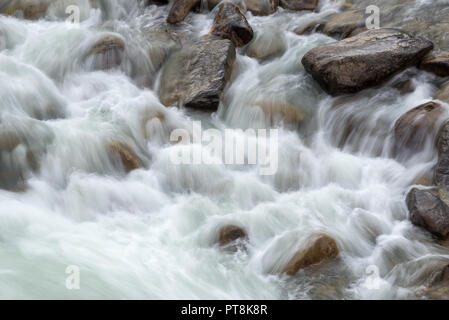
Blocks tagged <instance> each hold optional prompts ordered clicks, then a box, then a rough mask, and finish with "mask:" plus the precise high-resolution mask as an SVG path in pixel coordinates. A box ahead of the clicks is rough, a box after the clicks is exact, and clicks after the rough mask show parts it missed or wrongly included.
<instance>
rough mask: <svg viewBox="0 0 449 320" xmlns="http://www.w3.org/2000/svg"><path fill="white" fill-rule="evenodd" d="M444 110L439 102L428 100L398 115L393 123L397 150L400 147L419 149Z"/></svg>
mask: <svg viewBox="0 0 449 320" xmlns="http://www.w3.org/2000/svg"><path fill="white" fill-rule="evenodd" d="M443 112H444V110H443V107H442V106H441V104H439V103H436V102H433V101H430V102H427V103H425V104H422V105H420V106H418V107H416V108H413V109H411V110H409V111H407V112H406V113H405V114H403V115H402V116H401V117H399V119H398V120H396V123H395V125H394V138H395V146H396V149H397V151H399V150H400V149H401V148H407V149H412V150H414V151H418V150H421V149H422V147H423V146H424V143H425V142H426V139H427V138H428V137H430V136H431V134H432V132H433V131H434V129H435V124H436V122H437V121H438V118H439V117H440V116H441V114H443Z"/></svg>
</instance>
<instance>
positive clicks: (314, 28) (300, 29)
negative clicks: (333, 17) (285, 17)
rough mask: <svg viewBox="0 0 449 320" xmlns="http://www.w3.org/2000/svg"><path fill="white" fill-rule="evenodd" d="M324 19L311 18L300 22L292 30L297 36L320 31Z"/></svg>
mask: <svg viewBox="0 0 449 320" xmlns="http://www.w3.org/2000/svg"><path fill="white" fill-rule="evenodd" d="M324 25H325V21H324V20H313V21H311V22H309V23H306V24H301V25H300V26H297V27H296V28H295V29H293V32H294V33H296V34H297V35H299V36H302V35H305V34H310V33H312V32H318V31H319V32H321V31H322V30H323V28H324Z"/></svg>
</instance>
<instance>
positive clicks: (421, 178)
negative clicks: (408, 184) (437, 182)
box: [412, 171, 433, 187]
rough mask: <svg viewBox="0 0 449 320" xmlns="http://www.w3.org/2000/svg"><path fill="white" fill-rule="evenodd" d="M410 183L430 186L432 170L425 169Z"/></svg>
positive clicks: (431, 183)
mask: <svg viewBox="0 0 449 320" xmlns="http://www.w3.org/2000/svg"><path fill="white" fill-rule="evenodd" d="M412 185H421V186H425V187H430V186H432V185H433V171H426V172H422V173H420V174H418V175H417V176H416V178H415V179H414V180H413V182H412Z"/></svg>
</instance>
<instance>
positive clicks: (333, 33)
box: [322, 10, 366, 39]
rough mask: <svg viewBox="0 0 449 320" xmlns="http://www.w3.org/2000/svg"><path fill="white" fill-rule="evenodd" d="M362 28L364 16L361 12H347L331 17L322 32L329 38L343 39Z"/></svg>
mask: <svg viewBox="0 0 449 320" xmlns="http://www.w3.org/2000/svg"><path fill="white" fill-rule="evenodd" d="M364 26H365V15H364V13H363V11H359V10H349V11H344V12H342V13H338V14H336V15H334V16H332V17H331V18H330V19H329V21H328V22H327V23H326V24H325V25H324V28H323V30H322V32H323V33H325V34H327V35H328V36H330V37H334V38H337V39H344V38H346V37H348V36H349V35H351V33H352V32H354V31H355V30H356V29H358V28H361V27H364ZM365 30H366V29H365Z"/></svg>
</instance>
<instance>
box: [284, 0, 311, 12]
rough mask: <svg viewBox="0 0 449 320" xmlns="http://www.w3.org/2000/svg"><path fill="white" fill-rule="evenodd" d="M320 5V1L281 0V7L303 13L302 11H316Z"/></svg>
mask: <svg viewBox="0 0 449 320" xmlns="http://www.w3.org/2000/svg"><path fill="white" fill-rule="evenodd" d="M317 5H318V0H280V1H279V6H281V7H282V8H284V9H288V10H294V11H301V10H315V9H316V7H317Z"/></svg>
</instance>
